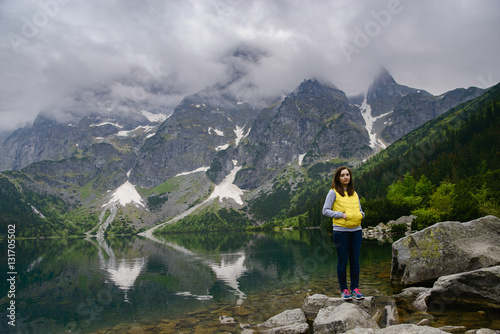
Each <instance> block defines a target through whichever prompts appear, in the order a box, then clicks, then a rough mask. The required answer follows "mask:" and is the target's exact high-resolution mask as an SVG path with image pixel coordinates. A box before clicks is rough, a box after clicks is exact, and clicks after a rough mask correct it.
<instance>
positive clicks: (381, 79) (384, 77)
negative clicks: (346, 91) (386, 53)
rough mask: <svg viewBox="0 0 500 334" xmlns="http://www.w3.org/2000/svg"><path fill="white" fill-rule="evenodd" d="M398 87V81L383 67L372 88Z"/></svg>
mask: <svg viewBox="0 0 500 334" xmlns="http://www.w3.org/2000/svg"><path fill="white" fill-rule="evenodd" d="M386 85H397V82H396V80H394V78H393V77H392V75H391V74H390V73H389V71H388V70H387V69H386V68H385V67H381V68H380V70H379V73H378V74H377V76H376V77H375V79H374V80H373V84H372V86H386Z"/></svg>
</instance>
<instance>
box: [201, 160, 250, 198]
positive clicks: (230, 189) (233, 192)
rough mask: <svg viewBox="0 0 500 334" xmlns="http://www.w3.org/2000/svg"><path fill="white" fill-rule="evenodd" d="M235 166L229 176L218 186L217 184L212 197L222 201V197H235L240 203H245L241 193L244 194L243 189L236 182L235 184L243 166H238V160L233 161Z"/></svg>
mask: <svg viewBox="0 0 500 334" xmlns="http://www.w3.org/2000/svg"><path fill="white" fill-rule="evenodd" d="M233 163H234V165H235V167H234V168H233V170H232V171H231V173H229V175H228V176H226V178H225V179H224V180H223V181H222V182H221V183H220V184H218V185H217V186H215V189H214V191H213V192H212V194H211V195H210V198H209V200H210V199H215V198H217V197H218V198H219V201H220V202H222V199H224V198H228V199H233V200H234V201H235V202H236V203H238V204H239V205H243V201H242V199H241V195H243V190H241V189H240V188H238V187H237V186H236V185H235V184H233V182H234V179H235V178H236V173H238V171H239V170H240V169H241V166H236V164H237V163H238V162H237V161H233Z"/></svg>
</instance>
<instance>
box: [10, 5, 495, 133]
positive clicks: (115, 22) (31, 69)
mask: <svg viewBox="0 0 500 334" xmlns="http://www.w3.org/2000/svg"><path fill="white" fill-rule="evenodd" d="M498 17H500V3H498V2H496V1H473V0H468V1H465V0H463V1H439V2H436V1H430V0H424V1H409V0H401V1H394V0H377V1H373V0H364V1H355V2H354V1H347V0H344V1H335V2H326V1H319V0H318V1H307V2H306V1H301V0H291V1H284V0H276V1H266V0H254V1H244V0H196V1H194V0H192V1H186V0H177V1H176V0H173V1H160V0H158V1H153V0H149V1H132V0H123V1H97V0H90V1H81V0H64V1H63V0H38V1H29V0H21V1H4V2H2V3H1V4H0V35H2V37H3V38H2V39H1V41H0V64H2V65H1V66H2V68H1V71H0V73H1V78H2V80H0V117H1V122H0V131H2V130H13V129H15V128H16V127H19V126H22V125H24V124H25V123H26V122H30V121H32V120H33V119H34V117H35V116H36V115H37V114H38V113H39V112H40V111H41V110H49V111H50V110H52V111H57V110H58V111H59V112H63V113H64V112H67V111H68V110H69V109H74V110H77V109H78V110H79V112H81V113H85V112H87V111H88V112H90V111H94V112H95V111H96V108H97V109H99V108H112V107H113V104H114V106H115V107H121V108H125V107H129V108H133V107H134V103H141V104H143V105H147V106H148V108H150V109H151V110H166V111H168V110H171V109H172V108H173V107H174V106H175V105H176V104H177V103H178V102H179V101H180V100H181V99H182V97H183V96H185V95H187V94H193V93H195V92H198V91H200V90H202V89H204V88H206V87H208V86H211V85H214V84H217V83H222V84H224V83H233V84H234V87H237V89H238V90H239V93H240V95H242V98H255V99H258V98H265V97H269V96H273V95H279V94H283V93H285V92H289V91H291V90H293V89H295V87H297V85H298V84H300V82H301V81H303V80H304V79H308V78H318V79H320V80H323V81H325V82H329V83H331V84H334V85H336V86H337V87H339V88H340V89H343V90H344V91H346V93H348V94H357V93H359V92H362V91H364V90H366V89H367V87H368V85H369V84H370V82H371V81H372V80H373V76H374V75H375V74H376V73H377V72H378V70H379V68H380V66H384V67H386V68H387V69H388V70H389V72H390V73H391V74H392V75H393V76H394V77H395V79H396V80H397V81H398V82H399V83H402V84H405V85H408V86H412V87H416V88H421V89H426V90H428V91H430V92H431V93H433V94H440V93H443V92H445V91H447V90H451V89H454V88H457V87H469V86H478V87H483V88H486V87H487V86H491V85H493V84H495V83H497V82H498V81H500V63H499V62H498V54H499V53H500V50H499V48H500V35H499V34H498V31H500V21H499V20H498ZM162 108H163V109H162Z"/></svg>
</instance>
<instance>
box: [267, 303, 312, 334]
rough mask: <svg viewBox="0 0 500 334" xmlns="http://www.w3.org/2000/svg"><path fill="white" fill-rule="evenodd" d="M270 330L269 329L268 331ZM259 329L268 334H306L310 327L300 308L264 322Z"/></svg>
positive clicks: (284, 312)
mask: <svg viewBox="0 0 500 334" xmlns="http://www.w3.org/2000/svg"><path fill="white" fill-rule="evenodd" d="M268 328H269V329H268ZM259 329H260V331H261V332H262V333H266V334H282V333H286V334H305V333H308V332H309V325H308V324H307V319H306V316H305V314H304V311H302V309H300V308H296V309H294V310H286V311H283V312H281V313H280V314H278V315H275V316H274V317H272V318H270V319H268V320H266V321H264V322H263V323H262V324H261V325H260V326H259Z"/></svg>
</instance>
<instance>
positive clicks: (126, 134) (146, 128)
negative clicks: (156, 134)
mask: <svg viewBox="0 0 500 334" xmlns="http://www.w3.org/2000/svg"><path fill="white" fill-rule="evenodd" d="M153 129H154V126H150V125H140V126H138V127H136V128H135V129H133V130H129V131H125V130H122V131H119V132H118V133H117V134H116V135H117V136H118V137H130V136H132V135H134V133H135V132H138V131H139V130H144V132H149V131H151V130H153Z"/></svg>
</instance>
